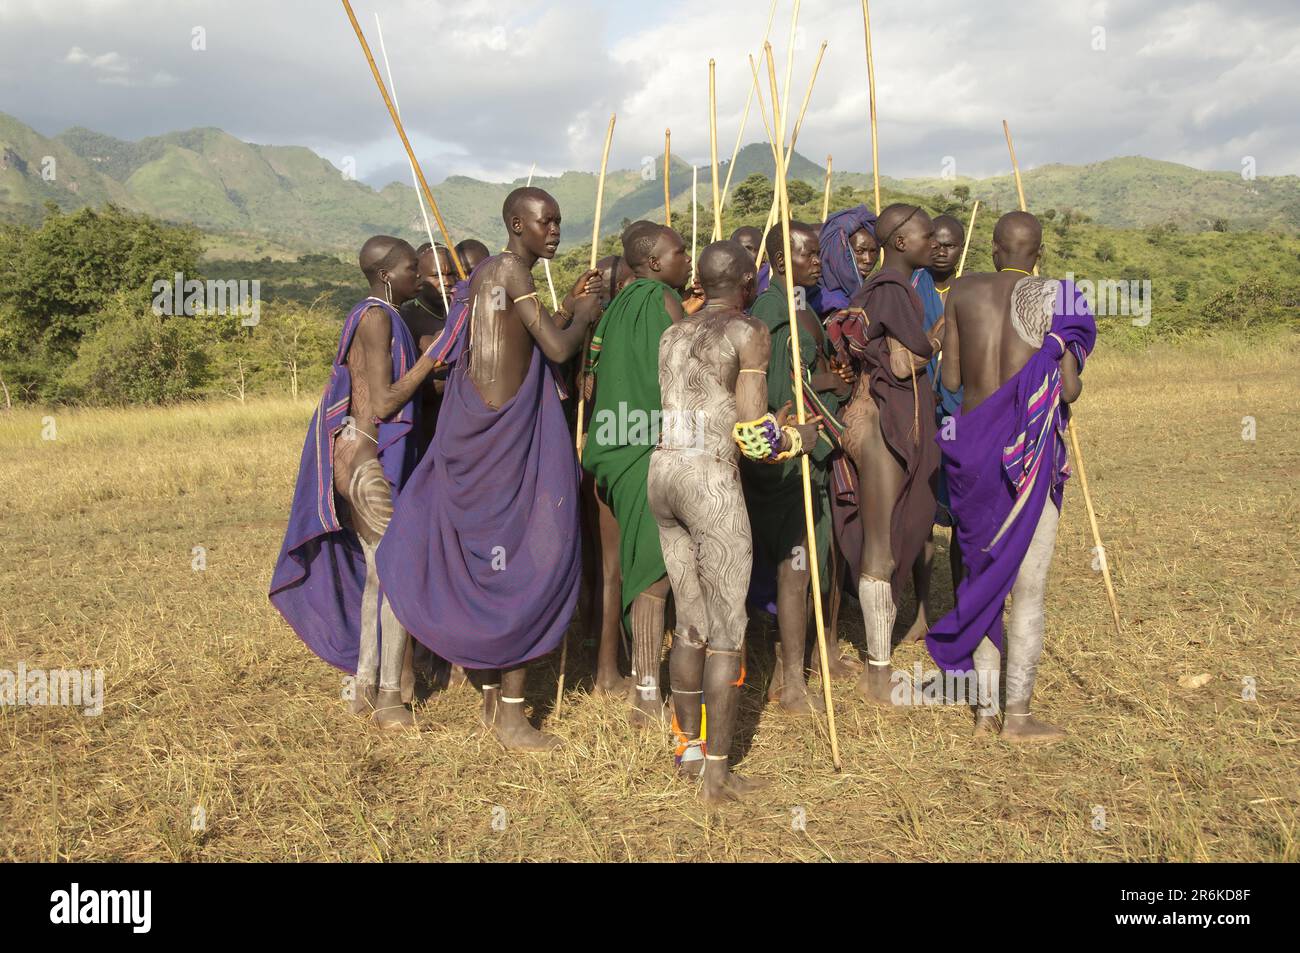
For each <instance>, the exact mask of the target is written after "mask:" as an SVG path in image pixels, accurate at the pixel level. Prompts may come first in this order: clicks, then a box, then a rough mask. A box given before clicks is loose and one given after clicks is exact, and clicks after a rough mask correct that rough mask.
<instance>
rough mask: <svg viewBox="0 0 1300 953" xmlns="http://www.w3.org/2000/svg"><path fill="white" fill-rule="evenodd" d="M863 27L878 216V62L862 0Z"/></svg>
mask: <svg viewBox="0 0 1300 953" xmlns="http://www.w3.org/2000/svg"><path fill="white" fill-rule="evenodd" d="M862 26H863V29H864V30H865V31H866V34H867V86H868V87H869V89H870V91H871V177H872V179H874V180H875V185H876V214H877V215H879V214H880V145H879V142H878V141H877V139H876V60H875V57H873V56H872V55H871V10H870V9H869V8H868V6H867V0H862Z"/></svg>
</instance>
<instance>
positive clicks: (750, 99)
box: [718, 0, 776, 234]
mask: <svg viewBox="0 0 1300 953" xmlns="http://www.w3.org/2000/svg"><path fill="white" fill-rule="evenodd" d="M775 16H776V0H772V6H771V7H770V8H769V9H768V11H767V29H765V30H764V31H763V42H764V43H766V42H767V38H768V37H769V36H771V35H772V18H773V17H775ZM759 50H760V51H761V50H762V47H761V46H760V47H759ZM755 88H756V87H754V86H751V87H750V89H749V95H748V96H746V97H745V114H744V115H743V116H741V117H740V128H739V129H737V130H736V145H735V147H734V148H733V149H732V150H731V162H730V163H728V165H727V180H726V182H724V183H723V185H722V211H724V212H725V211H726V210H727V196H728V195H730V194H731V174H732V173H733V172H735V171H736V159H737V158H738V157H739V156H740V141H741V140H742V139H743V138H744V136H745V125H746V124H747V123H748V122H749V107H750V106H751V105H753V103H754V89H755ZM721 228H722V226H721V225H719V226H718V229H719V234H721Z"/></svg>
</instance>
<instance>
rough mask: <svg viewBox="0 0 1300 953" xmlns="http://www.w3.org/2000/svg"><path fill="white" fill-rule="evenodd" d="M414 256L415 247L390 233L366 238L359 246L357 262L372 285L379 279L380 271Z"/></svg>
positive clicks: (390, 269)
mask: <svg viewBox="0 0 1300 953" xmlns="http://www.w3.org/2000/svg"><path fill="white" fill-rule="evenodd" d="M415 258H416V255H415V249H414V248H412V247H411V244H410V242H407V241H405V240H403V239H401V238H394V237H393V236H392V235H376V236H374V237H373V238H368V239H366V243H365V244H364V245H362V246H361V254H360V255H358V256H357V263H358V264H360V265H361V273H362V274H363V275H365V276H366V280H367V281H368V282H370V283H371V284H372V285H373V284H374V283H375V282H376V281H378V280H379V274H380V272H383V271H392V270H393V269H394V268H396V267H397V266H398V265H399V264H401V263H402V262H403V261H406V260H408V259H409V260H412V261H413V260H415Z"/></svg>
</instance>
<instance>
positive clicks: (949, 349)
mask: <svg viewBox="0 0 1300 953" xmlns="http://www.w3.org/2000/svg"><path fill="white" fill-rule="evenodd" d="M958 297H960V296H959V295H958V294H957V287H956V283H955V282H954V284H953V286H952V290H951V291H949V292H948V300H947V302H945V304H944V306H943V364H942V365H940V366H941V368H942V370H941V376H942V378H943V386H944V387H946V388H947V389H948V390H950V391H952V392H953V393H954V394H955V393H957V391H958V390H960V389H961V341H960V338H959V336H958V333H957V298H958Z"/></svg>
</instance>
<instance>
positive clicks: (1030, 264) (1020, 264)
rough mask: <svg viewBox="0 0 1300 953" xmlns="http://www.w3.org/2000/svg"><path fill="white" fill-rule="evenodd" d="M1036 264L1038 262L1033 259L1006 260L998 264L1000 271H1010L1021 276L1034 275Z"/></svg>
mask: <svg viewBox="0 0 1300 953" xmlns="http://www.w3.org/2000/svg"><path fill="white" fill-rule="evenodd" d="M1036 264H1037V262H1036V261H1035V260H1034V259H1032V258H1018V259H1006V260H1004V261H1000V262H998V265H997V269H998V271H1009V272H1011V273H1012V274H1020V273H1021V272H1023V273H1024V274H1027V275H1032V274H1033V273H1034V266H1035V265H1036Z"/></svg>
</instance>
